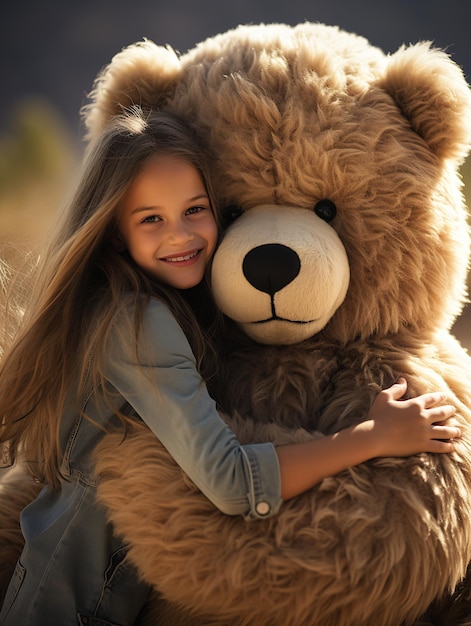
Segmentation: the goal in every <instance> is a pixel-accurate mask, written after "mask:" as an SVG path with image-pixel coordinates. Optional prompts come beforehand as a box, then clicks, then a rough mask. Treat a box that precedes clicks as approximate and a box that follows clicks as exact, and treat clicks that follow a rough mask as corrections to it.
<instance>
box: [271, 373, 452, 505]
mask: <svg viewBox="0 0 471 626" xmlns="http://www.w3.org/2000/svg"><path fill="white" fill-rule="evenodd" d="M406 389H407V383H406V381H405V380H404V379H403V378H402V379H400V380H399V381H398V382H397V383H396V384H394V385H392V387H389V388H388V389H385V390H384V391H381V392H380V393H379V394H378V396H377V397H376V399H375V401H374V403H373V405H372V407H371V409H370V412H369V414H368V419H367V420H366V421H365V422H362V423H360V424H357V425H355V426H352V427H351V428H346V429H344V430H341V431H339V432H337V433H335V434H334V435H329V436H327V437H323V438H322V439H315V440H313V441H309V442H306V443H300V444H294V445H291V444H290V445H286V446H279V447H277V448H276V452H277V454H278V460H279V463H280V473H281V495H282V498H283V499H284V500H287V499H289V498H292V497H293V496H296V495H298V494H300V493H303V492H304V491H306V490H307V489H310V488H311V487H313V486H314V485H316V484H317V483H319V482H320V481H321V480H323V479H324V478H327V477H328V476H335V475H336V474H338V473H339V472H341V471H343V470H345V469H347V468H349V467H353V466H355V465H358V464H359V463H363V462H364V461H368V460H369V459H372V458H375V457H382V456H390V457H391V456H410V455H412V454H417V453H419V452H435V453H444V452H452V451H453V450H454V443H453V441H450V440H453V439H455V438H458V437H460V436H461V433H460V429H459V428H458V427H456V426H455V425H454V424H453V423H452V421H450V418H451V417H452V416H453V415H454V413H455V409H454V407H452V406H450V405H443V406H438V405H439V404H440V403H443V402H444V401H445V396H444V395H443V394H441V393H428V394H424V395H422V396H418V397H417V398H412V399H410V400H403V401H400V400H399V399H400V398H401V397H402V396H403V395H404V394H405V392H406Z"/></svg>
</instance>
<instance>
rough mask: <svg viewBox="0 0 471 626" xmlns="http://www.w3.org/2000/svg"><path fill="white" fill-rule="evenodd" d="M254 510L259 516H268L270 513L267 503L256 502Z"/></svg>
mask: <svg viewBox="0 0 471 626" xmlns="http://www.w3.org/2000/svg"><path fill="white" fill-rule="evenodd" d="M255 510H256V511H257V513H258V514H259V515H268V513H270V505H269V504H268V502H258V503H257V505H256V507H255Z"/></svg>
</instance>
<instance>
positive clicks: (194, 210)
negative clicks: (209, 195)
mask: <svg viewBox="0 0 471 626" xmlns="http://www.w3.org/2000/svg"><path fill="white" fill-rule="evenodd" d="M201 211H204V207H203V206H192V207H190V208H189V209H188V210H187V212H186V214H187V215H194V214H195V213H200V212H201Z"/></svg>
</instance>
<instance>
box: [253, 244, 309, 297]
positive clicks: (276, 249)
mask: <svg viewBox="0 0 471 626" xmlns="http://www.w3.org/2000/svg"><path fill="white" fill-rule="evenodd" d="M300 269H301V261H300V260H299V256H298V255H297V254H296V252H295V251H294V250H292V249H291V248H288V247H287V246H284V245H282V244H279V243H267V244H264V245H263V246H257V247H256V248H253V249H252V250H250V252H247V254H246V255H245V258H244V261H243V263H242V271H243V272H244V276H245V278H246V279H247V280H248V281H249V283H250V284H251V285H253V286H254V287H255V289H258V290H259V291H263V292H264V293H268V294H270V295H271V296H273V295H274V294H275V293H276V292H277V291H281V289H283V287H286V285H289V283H290V282H292V281H293V280H294V279H295V278H296V276H297V275H298V274H299V270H300Z"/></svg>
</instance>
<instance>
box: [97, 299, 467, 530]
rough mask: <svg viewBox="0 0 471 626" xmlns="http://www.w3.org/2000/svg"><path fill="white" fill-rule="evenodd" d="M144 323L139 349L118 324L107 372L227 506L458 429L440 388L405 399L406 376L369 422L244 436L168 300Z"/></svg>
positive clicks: (276, 493)
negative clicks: (298, 440) (449, 422)
mask: <svg viewBox="0 0 471 626" xmlns="http://www.w3.org/2000/svg"><path fill="white" fill-rule="evenodd" d="M141 330H142V332H141V333H140V336H139V341H138V354H136V349H135V346H134V345H133V341H132V333H131V334H129V333H128V332H126V330H125V328H124V329H122V330H121V331H119V332H118V328H117V327H116V332H117V336H116V337H115V339H114V340H112V342H111V345H110V348H109V351H108V357H109V358H108V361H107V366H108V373H107V380H108V381H109V383H111V385H112V387H113V388H114V390H115V391H116V392H117V393H118V396H119V397H122V398H123V399H124V400H125V401H127V402H128V403H129V404H130V405H131V406H132V407H133V409H134V410H135V412H136V413H137V414H138V415H139V416H140V417H141V419H142V420H143V421H144V422H145V423H146V424H147V425H148V426H149V428H150V429H151V431H153V432H154V434H155V435H156V437H157V438H158V439H159V440H160V442H161V443H162V445H163V446H164V447H165V448H166V449H167V450H168V452H169V453H170V455H171V456H172V457H173V459H174V460H175V461H176V463H178V465H180V467H181V468H182V470H183V471H184V472H185V473H186V474H187V475H188V476H189V477H190V478H191V479H192V480H193V482H194V483H195V484H196V485H197V486H198V488H199V489H200V490H201V491H202V492H203V493H204V494H205V495H206V496H207V497H208V498H209V500H211V501H212V502H213V503H214V504H215V506H217V507H218V508H219V509H220V510H221V511H222V512H223V513H226V514H228V515H244V516H245V517H246V518H249V519H255V518H263V517H268V516H270V515H274V514H276V512H277V511H278V510H279V507H280V505H281V503H282V501H283V499H286V498H290V497H292V496H294V495H296V494H298V493H301V492H303V491H306V490H307V489H309V488H311V487H312V486H313V485H315V484H317V483H318V482H320V481H321V480H322V479H323V478H325V477H326V476H332V475H334V474H337V473H338V472H340V471H342V470H344V469H346V468H347V467H351V466H353V465H356V464H358V463H360V462H362V461H365V460H367V459H371V458H373V457H375V456H380V455H383V456H386V455H387V456H390V455H391V454H393V455H406V454H413V453H415V452H421V451H426V450H430V446H431V445H432V443H433V442H431V441H430V440H431V439H434V438H436V437H438V436H440V437H441V438H447V439H449V438H452V437H456V436H457V435H458V431H457V429H456V428H452V429H451V430H450V429H449V428H448V427H447V426H436V427H433V428H432V426H431V425H432V423H433V422H434V421H442V420H446V419H447V418H448V417H449V416H450V415H451V414H452V412H450V410H449V409H444V408H440V409H439V408H438V407H437V408H435V409H433V408H428V407H430V406H431V405H435V404H436V403H437V402H438V401H443V396H442V395H440V394H428V395H425V396H420V397H419V398H418V399H415V400H407V401H405V402H397V399H398V398H399V397H401V396H402V395H403V393H404V392H405V390H406V384H405V382H403V383H401V384H400V385H395V386H393V387H392V388H391V390H386V391H384V392H381V393H380V394H379V396H378V398H377V400H376V401H375V402H374V403H373V406H372V408H371V411H370V414H369V417H368V420H367V421H366V422H364V423H363V424H360V425H358V426H355V427H353V428H351V429H346V430H344V431H341V432H339V433H337V434H336V435H333V436H330V437H325V438H322V439H318V440H314V441H312V442H310V443H305V444H295V445H286V446H281V447H278V448H275V446H274V445H273V444H272V443H257V444H245V445H241V444H240V442H239V441H238V439H237V437H236V435H235V434H234V432H233V431H231V430H230V429H229V427H228V426H227V425H226V424H225V422H224V421H223V420H222V419H221V417H220V415H219V414H218V412H217V408H216V404H215V402H214V400H212V398H210V396H209V394H208V392H207V389H206V387H205V385H204V383H203V381H202V379H201V376H200V374H199V372H198V370H197V367H196V363H195V359H194V356H193V353H192V352H191V348H190V345H189V344H188V341H187V339H186V337H185V335H184V333H183V331H182V329H181V328H180V326H179V325H178V323H177V321H176V320H175V318H174V317H173V315H172V314H171V313H170V311H169V310H168V309H167V307H165V305H164V304H162V303H161V302H160V301H158V300H155V299H151V301H150V302H149V304H148V306H147V307H146V309H145V311H144V315H143V321H142V329H141ZM130 340H131V341H130ZM419 406H422V408H420V409H419V408H418V407H419ZM423 415H425V416H426V417H425V418H424V417H423ZM414 416H415V417H414ZM424 421H425V422H426V423H427V427H428V428H429V429H430V428H432V430H431V431H430V433H429V436H428V439H427V436H419V431H420V432H422V433H423V430H424V429H423V428H421V424H422V423H423V422H424ZM413 424H415V426H414V427H412V425H413ZM434 429H435V430H434ZM437 429H438V430H437ZM425 430H427V429H425ZM433 446H434V447H433V449H434V451H448V450H450V449H451V448H452V444H444V446H447V449H446V450H445V449H442V448H441V449H437V448H439V447H440V444H439V443H437V442H436V441H435V442H434V443H433Z"/></svg>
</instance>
